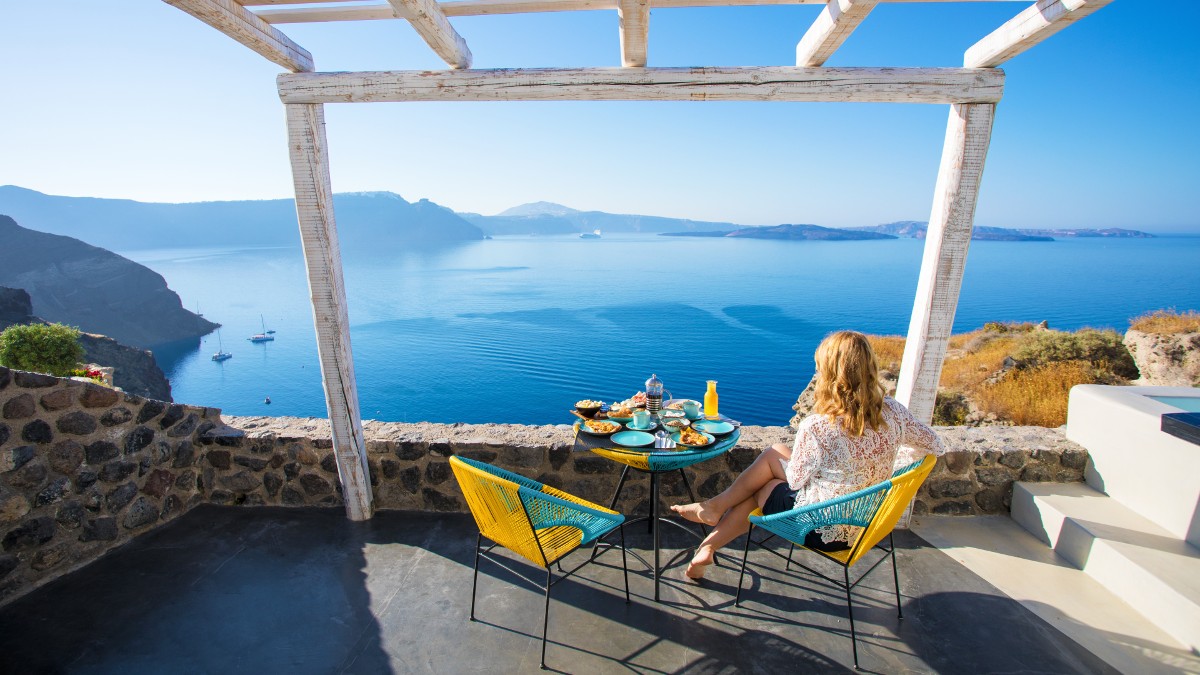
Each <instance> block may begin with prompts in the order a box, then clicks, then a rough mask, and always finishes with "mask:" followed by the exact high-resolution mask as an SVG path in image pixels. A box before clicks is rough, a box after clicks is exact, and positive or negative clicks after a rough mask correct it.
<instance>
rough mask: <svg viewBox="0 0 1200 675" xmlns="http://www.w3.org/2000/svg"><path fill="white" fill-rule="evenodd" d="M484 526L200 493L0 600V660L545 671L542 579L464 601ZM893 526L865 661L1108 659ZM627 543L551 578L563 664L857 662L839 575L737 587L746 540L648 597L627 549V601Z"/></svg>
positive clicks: (650, 668) (950, 668)
mask: <svg viewBox="0 0 1200 675" xmlns="http://www.w3.org/2000/svg"><path fill="white" fill-rule="evenodd" d="M628 536H629V543H630V546H631V548H634V549H638V548H642V549H644V548H646V547H648V543H649V542H648V539H647V538H646V537H645V533H644V530H641V531H640V532H632V531H631V532H630V533H629V534H628ZM474 543H475V529H474V523H473V521H472V520H471V519H470V516H466V515H458V514H432V513H401V512H381V513H379V514H378V515H377V516H376V517H375V518H374V519H373V520H371V521H370V522H367V523H351V522H349V521H347V520H346V519H345V517H344V515H343V513H342V511H341V510H339V509H331V510H321V509H282V508H239V507H212V506H202V507H198V508H196V509H195V510H193V511H191V512H189V513H188V514H187V515H185V516H183V517H181V518H180V519H178V520H177V521H175V522H173V523H171V524H169V525H166V526H164V527H162V528H160V529H159V530H157V531H155V532H153V533H151V534H149V535H146V536H144V537H140V538H139V539H138V540H136V541H134V542H132V543H130V544H128V545H126V546H124V547H122V548H120V549H118V550H117V551H114V552H113V553H111V554H109V555H108V556H106V557H105V558H103V559H101V560H99V561H97V562H96V563H93V564H92V565H89V566H88V567H86V568H84V569H82V570H79V571H77V572H75V573H73V574H70V575H68V576H66V577H63V578H62V579H59V580H57V581H55V582H53V583H51V584H49V585H47V586H46V587H44V588H42V589H39V590H37V591H35V592H33V593H31V594H29V595H27V596H25V597H24V598H21V599H20V600H18V601H16V602H13V603H11V604H9V605H7V606H5V607H4V608H2V609H0V671H3V672H23V673H26V672H63V673H192V672H195V673H275V672H287V673H409V672H431V673H471V672H480V673H485V672H486V673H494V672H504V673H508V672H537V671H538V660H539V655H540V648H541V645H540V636H541V610H542V602H543V600H542V594H541V592H540V591H538V590H536V589H532V588H530V587H528V586H526V585H523V584H520V583H519V582H518V581H517V580H516V578H515V576H514V575H512V574H511V573H509V572H506V571H504V570H502V569H499V568H497V567H496V566H492V565H489V564H488V563H487V562H482V563H481V566H480V580H479V595H478V605H477V609H476V616H477V617H478V618H479V621H477V622H474V623H472V622H469V621H467V613H468V606H469V602H470V592H471V564H472V560H473V557H472V554H473V546H474ZM896 543H897V546H898V551H899V556H900V566H901V567H900V572H901V590H902V593H903V598H904V605H905V616H906V618H905V619H904V620H903V621H901V620H899V619H897V617H896V608H895V596H894V589H893V588H892V579H891V574H890V570H888V569H887V567H888V565H887V564H886V563H885V564H884V565H883V566H881V567H880V569H879V570H877V571H876V573H875V574H874V575H872V577H871V578H870V579H868V580H867V581H866V582H864V583H863V585H861V586H859V587H858V588H857V589H856V590H855V619H856V624H857V627H858V630H859V657H860V662H861V664H862V666H863V668H864V669H865V670H866V671H868V672H889V673H890V672H900V671H915V672H935V671H936V672H942V673H960V672H961V673H981V672H1014V671H1020V670H1036V671H1040V672H1055V673H1092V672H1104V670H1105V669H1104V667H1103V665H1102V664H1100V663H1099V662H1097V661H1095V660H1094V659H1093V658H1091V657H1090V654H1087V653H1086V652H1083V651H1082V650H1081V649H1079V648H1078V647H1077V646H1076V645H1074V643H1072V642H1070V640H1067V639H1066V638H1065V637H1063V636H1062V635H1060V634H1059V633H1057V632H1056V631H1054V630H1053V629H1052V628H1050V627H1049V625H1048V624H1046V623H1044V622H1042V621H1041V620H1040V619H1038V618H1037V617H1035V616H1034V615H1033V614H1032V613H1030V612H1028V611H1027V610H1025V609H1024V608H1022V607H1021V606H1020V605H1019V604H1018V603H1016V602H1014V601H1012V600H1010V599H1008V598H1007V597H1006V596H1003V595H1002V594H1000V593H999V592H998V591H996V590H995V589H994V588H992V587H990V586H989V585H987V584H986V583H984V582H983V581H982V580H980V579H978V578H977V577H975V576H974V575H972V574H971V573H970V572H969V571H967V570H966V569H965V568H963V567H961V566H960V565H958V564H957V563H955V562H954V561H953V560H951V559H949V558H948V557H946V556H945V555H943V554H941V553H940V552H938V551H937V550H935V549H933V548H931V547H928V546H926V545H924V543H923V542H922V541H921V540H920V539H919V538H918V537H916V536H915V535H913V534H911V533H907V532H904V533H899V534H898V535H897V537H896ZM665 544H666V545H667V547H668V548H670V547H671V546H678V547H682V546H683V545H684V539H682V538H679V539H672V538H671V537H668V538H667V539H666V540H665ZM734 547H735V548H740V545H739V544H738V543H736V542H735V544H734ZM576 555H581V554H576ZM797 555H800V554H797ZM734 558H737V560H736V561H735V560H734ZM619 561H620V558H619V557H618V556H617V555H616V554H615V553H610V554H607V555H605V556H603V557H602V558H601V559H600V561H599V562H598V563H597V564H595V565H591V566H588V567H585V568H584V569H583V570H582V571H581V572H580V573H579V575H577V577H573V578H572V579H571V580H568V581H566V582H563V583H562V584H559V585H556V586H555V588H554V596H553V597H554V601H553V602H552V604H551V608H550V633H549V635H550V647H549V650H548V652H547V663H548V665H549V666H550V667H551V668H552V669H554V670H559V671H561V672H570V673H592V672H595V673H613V672H638V673H732V672H762V673H778V672H788V673H806V672H813V673H837V672H843V671H847V670H849V666H850V664H851V663H852V662H851V650H850V638H849V625H848V622H847V620H846V614H845V602H844V595H842V593H841V592H840V591H838V590H837V589H834V588H832V587H830V586H828V585H827V584H825V582H823V581H821V580H819V579H814V578H812V577H808V576H800V575H798V574H796V573H794V572H793V573H786V572H784V571H783V570H782V569H779V568H778V566H776V564H775V561H774V560H768V559H767V556H766V555H765V554H762V553H761V552H759V555H755V554H754V552H752V553H751V564H752V567H751V570H750V572H748V574H747V582H746V588H745V590H744V591H743V603H742V606H741V607H735V606H734V605H733V594H734V591H735V585H736V584H737V579H738V568H737V567H736V563H740V550H739V553H738V555H737V556H732V555H731V556H727V557H725V558H724V565H723V566H721V567H717V568H713V569H711V570H710V572H709V575H708V579H706V580H705V582H704V584H703V585H694V584H689V583H685V582H683V581H681V576H682V573H681V568H679V567H676V568H673V569H671V570H668V572H667V576H666V577H664V580H663V582H662V583H663V586H662V589H661V590H662V599H663V602H661V603H655V602H653V600H652V598H653V589H652V586H651V580H650V578H649V575H648V573H647V572H646V570H644V569H643V568H641V567H640V566H638V565H637V563H635V562H633V561H632V559H631V561H630V589H631V591H632V593H633V596H634V597H633V602H632V603H631V604H629V605H626V604H625V602H624V597H623V584H622V581H621V571H620V567H619ZM805 562H806V564H811V563H812V561H811V560H806V561H805ZM514 566H515V567H517V568H518V570H519V571H522V572H523V573H526V574H533V575H534V578H538V576H539V573H540V569H538V568H535V567H532V566H524V567H523V568H522V563H514ZM864 569H865V568H864ZM839 574H840V573H839ZM576 579H577V580H576Z"/></svg>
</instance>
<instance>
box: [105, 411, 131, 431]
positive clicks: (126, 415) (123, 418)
mask: <svg viewBox="0 0 1200 675" xmlns="http://www.w3.org/2000/svg"><path fill="white" fill-rule="evenodd" d="M131 419H133V411H132V410H130V409H129V408H113V409H111V410H108V411H106V412H105V413H104V414H103V415H101V416H100V424H103V425H104V426H106V427H115V426H117V425H118V424H124V423H126V422H128V421H129V420H131Z"/></svg>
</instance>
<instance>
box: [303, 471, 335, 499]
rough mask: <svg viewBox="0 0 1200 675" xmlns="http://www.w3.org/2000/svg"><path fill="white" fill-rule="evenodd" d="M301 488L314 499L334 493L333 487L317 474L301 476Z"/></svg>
mask: <svg viewBox="0 0 1200 675" xmlns="http://www.w3.org/2000/svg"><path fill="white" fill-rule="evenodd" d="M300 487H302V488H304V491H305V492H306V493H308V495H309V496H312V497H316V496H320V495H325V494H329V493H330V492H333V486H332V485H330V483H329V481H327V480H325V479H324V478H322V477H320V476H318V475H317V474H315V473H306V474H304V475H303V476H300Z"/></svg>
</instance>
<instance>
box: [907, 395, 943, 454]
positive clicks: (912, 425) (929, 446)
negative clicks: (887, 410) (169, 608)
mask: <svg viewBox="0 0 1200 675" xmlns="http://www.w3.org/2000/svg"><path fill="white" fill-rule="evenodd" d="M895 409H896V413H897V414H898V415H899V418H900V429H901V436H900V444H901V445H905V446H908V447H910V448H912V449H913V450H914V451H916V452H912V453H909V454H910V455H911V457H912V459H913V461H916V460H917V459H920V458H921V457H924V456H925V455H936V456H938V457H940V456H942V455H944V454H946V444H945V443H943V442H942V438H941V437H940V436H938V434H937V432H936V431H934V430H933V428H931V427H930V426H929V425H928V424H925V423H924V422H922V421H921V420H919V419H917V418H916V416H914V415H913V414H912V413H911V412H909V410H908V408H906V407H904V406H903V405H902V404H900V403H899V402H897V403H896V405H895ZM922 450H923V451H924V452H921V451H922Z"/></svg>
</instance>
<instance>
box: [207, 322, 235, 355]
mask: <svg viewBox="0 0 1200 675" xmlns="http://www.w3.org/2000/svg"><path fill="white" fill-rule="evenodd" d="M232 358H233V354H230V353H229V352H227V351H225V346H224V345H222V344H221V329H220V328H218V329H217V353H216V354H213V356H212V360H213V361H225V360H227V359H232Z"/></svg>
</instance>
